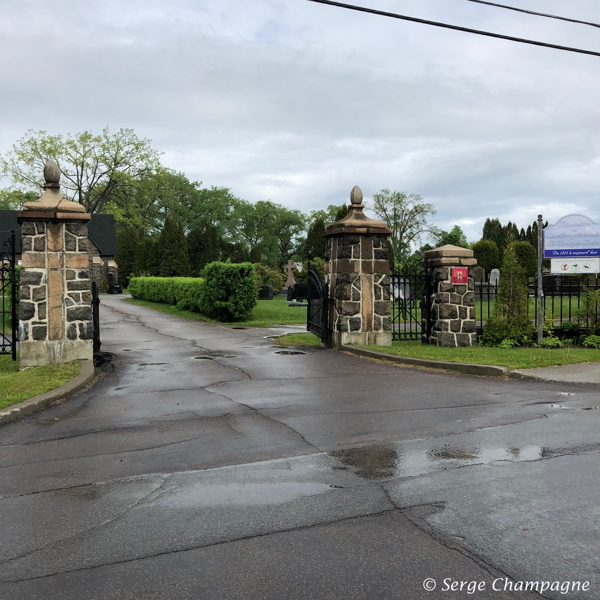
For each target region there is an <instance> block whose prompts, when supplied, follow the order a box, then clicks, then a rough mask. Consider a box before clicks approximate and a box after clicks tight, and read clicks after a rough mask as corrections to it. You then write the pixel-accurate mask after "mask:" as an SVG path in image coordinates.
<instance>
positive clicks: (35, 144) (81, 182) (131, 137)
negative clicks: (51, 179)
mask: <svg viewBox="0 0 600 600" xmlns="http://www.w3.org/2000/svg"><path fill="white" fill-rule="evenodd" d="M48 158H53V159H54V160H55V161H56V163H57V164H58V167H59V169H60V171H61V175H62V177H61V188H62V191H63V193H64V194H65V196H67V197H68V198H70V199H71V200H74V201H75V202H79V203H80V204H83V206H84V207H85V209H86V211H87V212H89V213H94V212H102V210H103V208H104V206H105V204H106V203H107V202H109V201H110V200H111V199H113V198H114V197H115V195H116V194H117V192H118V191H119V190H120V188H122V187H123V186H128V185H130V182H131V178H133V179H135V178H138V177H141V176H142V175H143V174H144V173H147V172H152V171H155V170H156V169H158V168H159V166H160V160H159V158H160V153H159V152H157V151H156V150H154V149H153V148H152V147H151V145H150V140H146V139H139V138H138V137H137V136H136V135H135V133H134V132H133V130H132V129H120V130H119V131H118V132H117V133H115V134H110V133H109V130H108V128H105V129H103V130H102V133H101V134H100V135H94V134H92V133H91V132H89V131H84V132H82V133H77V134H75V135H71V134H69V135H67V136H66V137H63V136H62V135H49V134H48V133H46V132H45V131H34V130H31V129H30V130H29V131H28V132H27V133H26V134H25V136H24V137H22V138H21V139H20V140H19V141H18V142H17V143H16V144H15V145H14V146H13V147H12V150H10V151H9V152H7V153H6V155H5V156H4V157H2V158H1V159H0V171H1V172H2V174H3V175H5V176H7V177H10V178H11V179H12V181H13V182H14V183H15V184H16V185H19V186H22V187H23V188H25V189H26V190H30V191H35V192H38V191H39V190H40V189H41V188H42V186H43V171H44V163H45V162H46V160H47V159H48Z"/></svg>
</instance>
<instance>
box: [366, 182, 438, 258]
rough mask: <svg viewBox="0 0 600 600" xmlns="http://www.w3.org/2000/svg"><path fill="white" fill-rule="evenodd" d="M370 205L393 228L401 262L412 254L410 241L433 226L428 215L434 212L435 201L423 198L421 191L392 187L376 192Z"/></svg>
mask: <svg viewBox="0 0 600 600" xmlns="http://www.w3.org/2000/svg"><path fill="white" fill-rule="evenodd" d="M370 208H372V210H373V212H375V214H376V215H377V216H378V217H379V218H380V219H382V220H384V221H385V222H386V223H387V224H388V227H389V228H390V229H391V230H392V237H391V240H390V241H391V242H392V243H391V245H392V246H393V248H394V250H393V252H394V259H395V260H396V262H400V263H402V262H404V261H405V260H406V258H408V256H409V255H410V253H411V252H410V249H411V245H412V244H413V243H414V242H417V241H418V240H419V238H420V236H421V234H423V233H425V232H426V231H428V230H429V229H430V226H429V224H428V222H427V219H428V218H429V217H430V216H433V215H434V214H435V207H434V206H433V204H429V203H427V202H424V201H423V198H422V197H421V196H419V195H418V194H407V193H405V192H399V191H397V190H395V191H393V192H392V191H391V190H389V189H383V190H380V191H379V192H378V193H376V194H374V195H373V206H372V207H370Z"/></svg>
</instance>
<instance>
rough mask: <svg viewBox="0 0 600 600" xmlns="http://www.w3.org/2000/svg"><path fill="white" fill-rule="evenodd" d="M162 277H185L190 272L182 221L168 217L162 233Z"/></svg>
mask: <svg viewBox="0 0 600 600" xmlns="http://www.w3.org/2000/svg"><path fill="white" fill-rule="evenodd" d="M159 243H160V253H161V256H160V268H159V273H160V276H161V277H184V276H186V275H187V274H188V272H189V260H188V253H187V242H186V239H185V234H184V232H183V227H182V226H181V224H180V223H178V222H177V221H175V220H174V219H172V218H171V217H167V218H166V219H165V226H164V228H163V230H162V232H161V234H160V240H159Z"/></svg>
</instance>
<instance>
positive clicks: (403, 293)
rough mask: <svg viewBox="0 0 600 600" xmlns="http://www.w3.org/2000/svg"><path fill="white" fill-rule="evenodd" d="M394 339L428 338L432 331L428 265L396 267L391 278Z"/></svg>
mask: <svg viewBox="0 0 600 600" xmlns="http://www.w3.org/2000/svg"><path fill="white" fill-rule="evenodd" d="M390 299H391V301H392V340H393V341H397V342H399V341H406V340H425V339H426V338H429V336H430V334H431V319H430V310H429V307H430V299H431V282H430V281H429V278H428V266H427V263H426V262H424V263H423V265H422V267H421V268H420V269H414V270H413V269H410V270H409V269H405V270H394V271H393V272H392V275H391V279H390Z"/></svg>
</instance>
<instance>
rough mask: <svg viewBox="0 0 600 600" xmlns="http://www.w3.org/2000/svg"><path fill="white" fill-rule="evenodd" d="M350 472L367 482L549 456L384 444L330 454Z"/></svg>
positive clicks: (529, 449) (538, 451)
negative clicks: (368, 480) (413, 447)
mask: <svg viewBox="0 0 600 600" xmlns="http://www.w3.org/2000/svg"><path fill="white" fill-rule="evenodd" d="M329 454H330V455H331V456H333V457H334V458H336V459H338V460H339V461H340V462H341V463H342V464H344V465H345V466H346V467H348V468H349V469H350V470H351V471H353V472H354V473H356V474H357V475H358V476H360V477H364V478H365V479H390V478H393V477H414V476H417V475H426V474H428V473H433V472H434V471H439V470H443V469H448V468H452V467H460V466H464V465H476V464H489V463H492V462H496V461H511V462H521V461H532V460H539V459H540V458H544V457H545V456H547V455H548V451H547V449H546V448H543V447H541V446H534V445H532V446H523V447H520V448H519V447H512V448H478V447H476V446H464V447H462V446H450V445H445V446H440V447H439V448H419V449H409V448H403V447H402V445H401V444H383V445H375V446H366V447H363V448H351V449H349V450H336V451H333V452H330V453H329Z"/></svg>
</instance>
